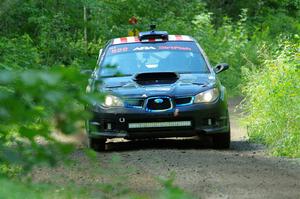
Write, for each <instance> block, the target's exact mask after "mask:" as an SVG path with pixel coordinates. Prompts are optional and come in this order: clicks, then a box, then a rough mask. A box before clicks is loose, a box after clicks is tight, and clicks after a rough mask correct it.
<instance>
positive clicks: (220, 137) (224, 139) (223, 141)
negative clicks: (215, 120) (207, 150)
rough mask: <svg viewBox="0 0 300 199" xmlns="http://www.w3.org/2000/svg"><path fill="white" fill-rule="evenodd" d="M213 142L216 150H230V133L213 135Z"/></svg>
mask: <svg viewBox="0 0 300 199" xmlns="http://www.w3.org/2000/svg"><path fill="white" fill-rule="evenodd" d="M212 141H213V147H214V148H215V149H229V148H230V132H227V133H220V134H216V135H213V136H212Z"/></svg>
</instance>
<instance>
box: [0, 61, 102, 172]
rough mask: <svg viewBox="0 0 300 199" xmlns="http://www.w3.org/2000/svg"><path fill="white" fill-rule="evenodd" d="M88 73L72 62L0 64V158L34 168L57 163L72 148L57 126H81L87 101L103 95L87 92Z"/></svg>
mask: <svg viewBox="0 0 300 199" xmlns="http://www.w3.org/2000/svg"><path fill="white" fill-rule="evenodd" d="M86 79H87V77H86V76H83V75H81V74H80V73H79V71H78V70H77V69H74V68H62V67H53V68H52V69H48V70H33V69H31V70H29V69H28V70H25V71H23V70H0V151H1V153H0V162H1V164H6V165H16V166H20V167H22V168H25V169H26V168H30V167H31V166H33V165H34V164H37V163H39V162H42V161H46V162H49V163H50V164H54V163H55V162H56V160H57V159H60V158H61V157H63V154H66V153H68V152H70V150H71V149H72V148H71V147H70V146H69V145H67V144H62V143H61V142H58V141H57V140H56V139H54V137H53V136H52V135H53V132H54V131H59V132H62V133H64V134H71V133H74V132H78V129H82V124H83V121H84V120H85V119H86V118H88V116H89V114H87V113H85V111H84V109H83V108H84V107H83V105H84V104H87V103H91V101H92V100H101V99H100V97H101V96H100V95H99V96H96V97H95V98H94V97H92V96H88V95H86V94H85V91H84V88H85V87H84V85H85V84H86V82H87V80H86Z"/></svg>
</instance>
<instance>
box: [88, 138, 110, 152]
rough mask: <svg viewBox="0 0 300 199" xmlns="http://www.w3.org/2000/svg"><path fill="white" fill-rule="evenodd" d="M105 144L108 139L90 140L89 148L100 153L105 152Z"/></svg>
mask: <svg viewBox="0 0 300 199" xmlns="http://www.w3.org/2000/svg"><path fill="white" fill-rule="evenodd" d="M105 142H106V139H100V138H89V148H91V149H93V150H94V151H98V152H100V151H105Z"/></svg>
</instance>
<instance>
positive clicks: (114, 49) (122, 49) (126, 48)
mask: <svg viewBox="0 0 300 199" xmlns="http://www.w3.org/2000/svg"><path fill="white" fill-rule="evenodd" d="M127 51H128V47H122V48H113V49H111V53H112V54H116V53H123V52H127Z"/></svg>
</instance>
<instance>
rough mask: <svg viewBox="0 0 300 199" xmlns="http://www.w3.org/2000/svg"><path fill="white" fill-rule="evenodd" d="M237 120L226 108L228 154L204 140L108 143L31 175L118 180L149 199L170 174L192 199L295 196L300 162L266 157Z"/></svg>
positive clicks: (299, 194)
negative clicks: (90, 153) (91, 156)
mask: <svg viewBox="0 0 300 199" xmlns="http://www.w3.org/2000/svg"><path fill="white" fill-rule="evenodd" d="M233 106H234V105H232V104H231V106H230V107H233ZM237 118H238V115H237V113H233V110H232V109H231V127H232V144H231V148H230V150H213V149H211V145H210V143H209V140H195V139H161V140H153V141H134V142H132V141H131V142H126V141H122V140H112V141H110V142H109V143H108V144H107V149H108V152H104V153H97V157H96V161H94V162H92V161H90V160H89V159H88V158H87V156H86V155H85V153H84V150H83V147H79V149H78V150H77V151H76V152H74V153H73V154H72V157H71V159H72V160H73V161H72V162H71V163H70V165H69V166H64V165H63V164H61V165H59V166H58V167H55V168H47V167H40V168H36V169H35V170H34V172H33V173H32V176H33V179H34V181H38V182H54V183H57V184H66V183H70V182H72V183H75V184H78V185H82V186H86V185H91V184H96V183H108V182H114V183H118V182H121V183H123V184H124V185H122V186H126V187H128V188H130V189H132V190H134V191H137V192H138V193H143V194H147V195H149V196H150V197H151V196H153V197H154V196H155V193H156V192H157V190H159V189H160V188H161V185H160V183H159V181H158V180H157V178H158V177H168V176H170V175H171V174H174V175H175V176H176V180H175V184H176V185H178V186H180V187H181V188H183V189H185V190H186V191H187V192H188V193H191V194H192V195H193V196H195V197H196V198H256V199H258V198H264V199H265V198H272V199H276V198H278V199H282V198H300V160H299V159H287V158H278V157H271V156H270V155H268V152H267V151H266V149H265V148H264V147H263V146H261V145H256V144H252V143H249V142H248V141H247V133H246V131H245V129H243V128H241V127H240V125H238V122H237ZM122 186H121V185H120V187H122ZM118 191H119V190H118Z"/></svg>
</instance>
